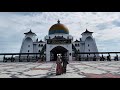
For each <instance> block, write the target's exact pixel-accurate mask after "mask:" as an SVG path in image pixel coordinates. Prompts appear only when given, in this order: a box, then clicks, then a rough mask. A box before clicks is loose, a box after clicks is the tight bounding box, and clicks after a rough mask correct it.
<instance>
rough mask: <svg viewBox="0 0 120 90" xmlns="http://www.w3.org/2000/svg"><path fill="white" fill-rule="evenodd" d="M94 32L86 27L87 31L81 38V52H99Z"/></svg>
mask: <svg viewBox="0 0 120 90" xmlns="http://www.w3.org/2000/svg"><path fill="white" fill-rule="evenodd" d="M92 33H93V32H90V31H88V30H87V29H86V31H85V32H83V33H82V34H81V35H82V38H81V41H80V42H81V47H80V51H81V52H98V49H97V45H96V42H95V39H94V38H93V36H92ZM88 56H93V55H88Z"/></svg>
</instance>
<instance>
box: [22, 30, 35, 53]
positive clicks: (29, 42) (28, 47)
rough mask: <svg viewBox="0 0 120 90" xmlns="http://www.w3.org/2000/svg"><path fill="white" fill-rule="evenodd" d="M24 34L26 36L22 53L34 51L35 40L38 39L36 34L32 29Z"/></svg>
mask: <svg viewBox="0 0 120 90" xmlns="http://www.w3.org/2000/svg"><path fill="white" fill-rule="evenodd" d="M24 34H25V37H24V39H23V41H22V45H21V49H20V53H33V42H35V41H36V34H35V33H33V32H32V31H31V29H30V31H29V32H26V33H24Z"/></svg>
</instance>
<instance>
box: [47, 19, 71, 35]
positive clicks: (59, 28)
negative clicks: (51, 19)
mask: <svg viewBox="0 0 120 90" xmlns="http://www.w3.org/2000/svg"><path fill="white" fill-rule="evenodd" d="M55 33H64V34H69V30H68V28H67V27H66V26H65V25H63V24H61V23H60V21H59V20H58V23H57V24H54V25H52V26H51V28H50V29H49V34H55Z"/></svg>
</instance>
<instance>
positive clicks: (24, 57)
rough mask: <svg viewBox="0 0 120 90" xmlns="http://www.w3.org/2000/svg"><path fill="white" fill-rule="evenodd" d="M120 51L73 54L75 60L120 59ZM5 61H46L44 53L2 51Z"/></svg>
mask: <svg viewBox="0 0 120 90" xmlns="http://www.w3.org/2000/svg"><path fill="white" fill-rule="evenodd" d="M119 56H120V52H79V53H78V52H77V53H75V54H74V55H73V60H75V61H112V60H114V61H119V60H120V57H119ZM0 57H2V61H3V62H8V61H10V62H36V61H45V60H46V56H45V54H43V53H0Z"/></svg>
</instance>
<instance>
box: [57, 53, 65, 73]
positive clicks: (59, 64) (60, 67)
mask: <svg viewBox="0 0 120 90" xmlns="http://www.w3.org/2000/svg"><path fill="white" fill-rule="evenodd" d="M56 64H57V66H56V75H61V74H62V73H63V67H62V61H61V58H60V55H58V57H57V61H56Z"/></svg>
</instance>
